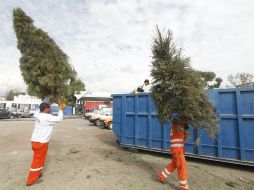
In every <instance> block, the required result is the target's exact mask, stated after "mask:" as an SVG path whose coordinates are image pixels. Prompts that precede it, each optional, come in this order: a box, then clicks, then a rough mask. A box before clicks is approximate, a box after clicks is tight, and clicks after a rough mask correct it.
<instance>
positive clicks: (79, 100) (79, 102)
mask: <svg viewBox="0 0 254 190" xmlns="http://www.w3.org/2000/svg"><path fill="white" fill-rule="evenodd" d="M74 96H75V97H76V109H77V112H83V113H85V112H89V111H92V110H95V109H99V108H100V107H101V106H107V107H112V106H113V103H112V100H113V98H112V97H111V93H108V92H89V91H81V92H79V93H75V94H74Z"/></svg>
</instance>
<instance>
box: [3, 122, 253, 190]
mask: <svg viewBox="0 0 254 190" xmlns="http://www.w3.org/2000/svg"><path fill="white" fill-rule="evenodd" d="M33 124H34V122H33V121H3V120H0V130H1V133H0V189H1V190H19V189H27V190H33V189H36V190H58V189H59V190H69V189H70V190H84V189H86V190H103V189H105V190H107V189H109V190H125V189H127V190H140V189H141V190H142V189H144V190H145V189H146V190H157V189H161V190H166V189H167V190H169V189H177V185H178V183H177V174H176V173H174V174H172V175H171V176H170V177H169V178H168V180H167V182H166V183H165V184H160V183H158V182H157V181H156V178H155V176H156V173H157V171H159V170H161V169H163V168H164V167H165V166H166V164H167V163H168V162H169V161H170V156H167V155H161V154H154V153H150V152H144V151H142V152H138V153H137V152H134V151H129V150H128V149H124V148H121V147H119V146H118V145H117V144H116V142H115V140H116V139H115V136H114V134H113V132H112V131H110V130H107V129H100V128H97V127H94V126H91V125H90V124H89V123H88V122H87V121H85V120H83V119H68V120H64V121H63V122H61V123H59V124H57V125H56V127H55V129H54V132H53V138H52V140H51V142H50V145H49V152H48V157H47V164H46V167H45V168H44V175H43V177H42V180H43V181H42V182H41V183H39V184H36V185H34V186H31V187H26V186H25V180H26V177H27V174H28V171H29V168H30V162H31V158H32V150H31V143H30V137H31V133H32V130H33ZM187 162H188V170H189V180H188V181H189V186H190V189H192V190H208V189H209V190H220V189H221V190H227V189H229V190H230V189H244V190H248V189H254V169H253V168H248V167H236V166H232V165H225V164H218V163H214V162H207V161H201V160H198V159H191V160H190V159H188V161H187Z"/></svg>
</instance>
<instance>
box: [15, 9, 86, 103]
mask: <svg viewBox="0 0 254 190" xmlns="http://www.w3.org/2000/svg"><path fill="white" fill-rule="evenodd" d="M13 26H14V30H15V32H16V36H17V41H18V44H17V48H18V49H19V50H20V52H21V58H20V70H21V74H22V76H23V79H24V81H25V82H26V84H27V86H28V92H29V94H31V95H35V96H38V97H40V98H44V97H46V96H47V95H52V96H53V97H54V98H56V99H58V98H59V97H62V96H65V97H67V98H68V99H69V98H71V97H73V94H74V91H79V90H83V89H84V87H85V86H84V84H83V82H82V81H81V80H79V79H78V78H77V73H76V72H75V70H74V68H73V67H72V66H71V65H70V64H69V60H68V56H67V55H66V54H65V53H64V52H63V51H62V50H61V49H60V48H59V46H58V45H57V44H56V43H55V42H54V40H53V39H52V38H50V37H49V36H48V34H47V33H46V32H44V31H43V30H41V29H39V28H36V27H35V26H34V25H33V20H32V19H31V18H30V17H29V16H27V15H26V14H25V12H24V11H22V10H21V9H20V8H16V9H14V11H13ZM76 84H79V85H76Z"/></svg>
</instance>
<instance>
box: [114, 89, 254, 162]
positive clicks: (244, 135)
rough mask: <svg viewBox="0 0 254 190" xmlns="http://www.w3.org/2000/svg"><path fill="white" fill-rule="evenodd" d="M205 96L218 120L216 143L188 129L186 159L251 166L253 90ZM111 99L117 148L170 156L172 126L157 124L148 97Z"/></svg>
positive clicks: (214, 92)
mask: <svg viewBox="0 0 254 190" xmlns="http://www.w3.org/2000/svg"><path fill="white" fill-rule="evenodd" d="M207 93H208V96H209V98H210V100H211V101H212V102H213V104H214V106H215V108H216V113H217V117H218V120H219V125H220V130H219V132H218V134H217V139H216V140H215V141H214V140H212V139H210V137H209V135H208V134H207V132H206V131H205V130H201V129H193V128H191V129H190V135H189V138H188V140H187V142H186V144H185V149H186V155H187V156H190V157H199V158H203V159H208V160H217V161H223V162H228V163H237V164H242V165H251V166H254V89H253V88H251V89H240V88H238V89H216V90H209V91H207ZM112 96H113V131H114V133H115V135H116V137H117V139H118V140H119V141H120V145H121V146H125V147H134V148H137V149H145V150H150V151H157V152H163V153H169V151H168V150H169V140H170V139H169V136H170V134H169V133H170V128H171V122H168V123H166V124H164V125H161V124H160V122H159V120H158V119H157V113H156V107H155V105H154V102H153V100H152V98H151V96H150V95H149V94H139V95H132V94H114V95H112ZM197 138H199V139H200V143H198V145H197V143H195V141H196V139H197Z"/></svg>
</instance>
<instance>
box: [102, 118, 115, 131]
mask: <svg viewBox="0 0 254 190" xmlns="http://www.w3.org/2000/svg"><path fill="white" fill-rule="evenodd" d="M101 122H102V123H103V127H104V128H107V129H110V130H112V129H113V117H112V116H111V117H108V118H104V119H103V120H101Z"/></svg>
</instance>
